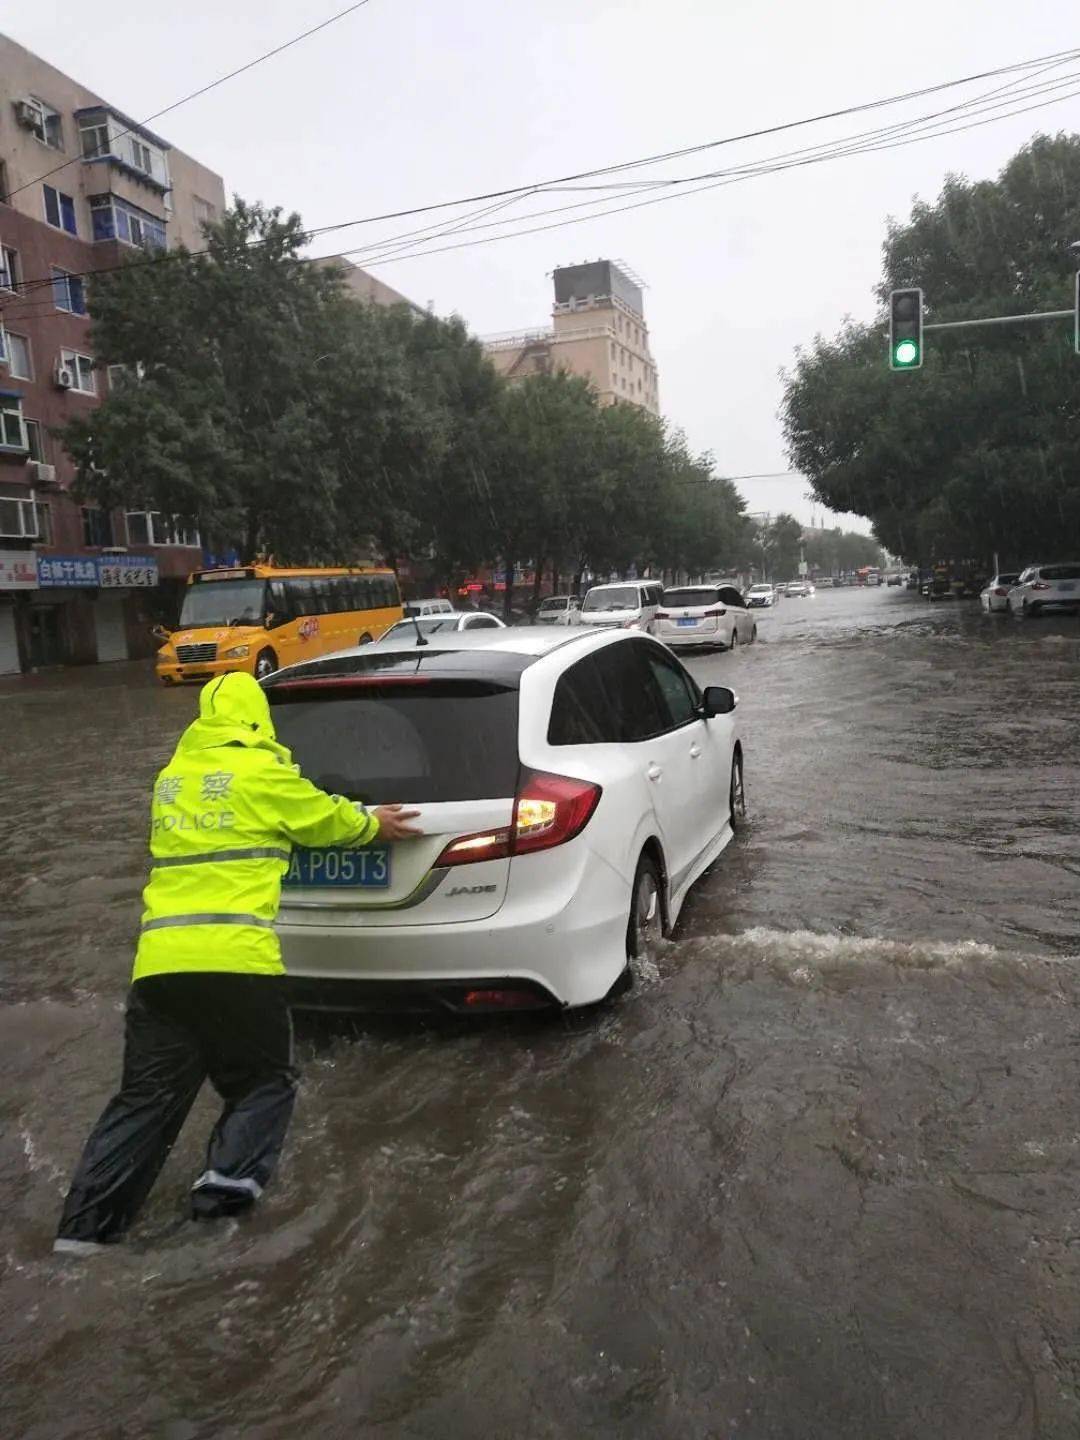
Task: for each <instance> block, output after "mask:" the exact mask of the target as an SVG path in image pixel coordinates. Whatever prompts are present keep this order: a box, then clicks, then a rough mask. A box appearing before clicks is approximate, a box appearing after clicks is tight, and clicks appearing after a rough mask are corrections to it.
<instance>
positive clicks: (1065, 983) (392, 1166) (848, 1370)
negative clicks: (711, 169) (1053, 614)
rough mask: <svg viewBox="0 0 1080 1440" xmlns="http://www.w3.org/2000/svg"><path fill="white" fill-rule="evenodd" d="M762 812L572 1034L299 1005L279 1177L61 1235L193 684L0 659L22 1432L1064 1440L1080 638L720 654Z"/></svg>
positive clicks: (882, 638) (951, 634)
mask: <svg viewBox="0 0 1080 1440" xmlns="http://www.w3.org/2000/svg"><path fill="white" fill-rule="evenodd" d="M691 664H692V668H693V669H694V670H695V672H696V673H697V674H698V676H699V678H700V679H702V680H703V681H704V680H711V681H716V682H718V683H727V684H731V685H732V686H733V687H734V688H735V689H736V690H737V691H738V693H739V695H740V697H741V713H742V715H743V717H744V722H745V725H746V728H747V786H748V792H749V803H750V812H751V819H750V823H749V825H748V827H747V829H746V831H745V833H744V834H742V835H741V836H740V837H739V839H738V840H737V842H736V843H735V845H734V846H732V847H731V848H730V849H729V850H728V851H727V852H726V854H725V855H724V857H723V859H722V861H721V862H720V864H719V865H718V866H717V867H716V869H715V871H714V872H713V873H712V874H711V875H710V876H709V877H707V878H706V879H705V880H704V881H703V882H702V884H701V885H700V886H699V887H698V889H697V891H696V893H695V894H694V895H693V896H692V897H691V900H690V902H689V903H688V905H687V907H686V910H685V912H684V919H683V922H682V924H681V926H680V929H679V931H678V933H677V935H676V937H675V939H674V941H673V942H671V943H670V944H668V945H667V946H666V947H665V949H664V951H663V954H662V955H661V957H660V962H659V965H658V966H657V967H656V969H655V972H650V973H648V974H644V975H642V976H640V977H639V983H638V984H637V986H636V987H635V988H634V990H633V991H632V992H631V993H630V994H628V995H627V996H626V997H625V998H624V999H622V1000H621V1001H619V1002H618V1003H616V1004H614V1005H612V1006H610V1007H609V1008H607V1009H605V1010H603V1011H601V1012H599V1013H597V1014H594V1015H589V1016H575V1017H572V1018H570V1019H558V1020H556V1021H554V1022H535V1021H532V1022H526V1023H523V1024H522V1023H515V1024H509V1023H499V1024H498V1025H495V1026H485V1027H482V1028H476V1027H469V1026H453V1027H450V1028H435V1029H431V1028H422V1027H420V1026H419V1025H417V1024H414V1023H411V1022H408V1023H406V1022H398V1023H393V1022H384V1023H380V1024H378V1025H368V1026H365V1027H364V1028H358V1029H357V1030H356V1031H355V1032H354V1033H336V1034H335V1033H326V1032H325V1031H323V1030H321V1029H315V1028H309V1031H308V1032H307V1033H306V1035H305V1038H304V1042H303V1047H302V1049H303V1054H304V1060H305V1077H304V1083H303V1087H302V1090H301V1095H300V1100H299V1104H298V1107H297V1112H296V1119H295V1122H294V1127H293V1130H292V1132H291V1136H290V1142H289V1145H288V1149H287V1152H286V1156H285V1159H284V1162H283V1165H282V1169H281V1171H280V1176H279V1179H278V1180H276V1181H275V1183H274V1186H273V1188H272V1189H271V1190H270V1191H269V1192H268V1194H267V1196H266V1199H265V1202H264V1204H263V1206H262V1208H261V1210H260V1211H259V1213H258V1214H257V1215H255V1216H254V1217H252V1218H251V1219H249V1220H247V1221H245V1222H243V1223H239V1224H237V1223H236V1222H232V1223H231V1224H230V1225H229V1226H227V1227H225V1228H223V1229H209V1230H205V1231H203V1230H200V1231H198V1232H194V1233H193V1231H192V1227H190V1226H189V1225H188V1224H186V1223H185V1222H184V1219H183V1217H184V1214H185V1210H184V1200H185V1191H186V1187H187V1185H188V1184H189V1183H190V1179H191V1177H192V1176H193V1175H194V1174H195V1173H197V1171H198V1169H199V1168H200V1162H201V1158H202V1154H201V1152H202V1144H203V1140H204V1137H205V1134H206V1131H207V1129H208V1128H209V1124H210V1123H211V1117H212V1115H213V1114H214V1107H213V1105H212V1104H211V1102H210V1100H209V1099H207V1098H204V1099H203V1100H202V1101H200V1104H199V1107H198V1108H197V1111H196V1113H195V1114H194V1115H193V1117H192V1121H191V1122H190V1123H189V1125H188V1127H187V1129H186V1130H185V1133H184V1135H183V1137H182V1138H181V1141H180V1143H179V1144H178V1145H177V1147H176V1149H175V1150H174V1152H173V1154H172V1156H171V1158H170V1161H169V1163H168V1165H167V1166H166V1169H165V1172H164V1174H163V1176H162V1179H161V1181H160V1182H159V1184H158V1186H157V1188H156V1190H155V1191H154V1194H153V1196H152V1197H151V1200H150V1203H149V1205H148V1207H147V1209H146V1211H145V1212H144V1215H143V1217H142V1219H141V1220H140V1223H139V1224H138V1225H137V1227H136V1229H135V1230H134V1232H133V1233H132V1236H131V1239H130V1241H129V1242H128V1243H127V1244H125V1245H124V1246H122V1247H118V1249H117V1250H116V1251H115V1253H110V1254H109V1255H107V1256H105V1257H101V1258H98V1259H95V1260H94V1261H93V1262H92V1263H89V1264H86V1265H84V1266H79V1265H73V1264H71V1263H60V1262H58V1261H56V1260H54V1259H53V1257H52V1256H51V1255H50V1254H49V1246H50V1244H51V1239H52V1233H53V1228H54V1226H55V1221H56V1217H57V1213H58V1210H59V1206H60V1202H61V1198H62V1195H63V1192H64V1190H65V1188H66V1183H67V1179H68V1176H69V1173H70V1170H71V1167H72V1165H73V1163H74V1160H75V1158H76V1155H77V1153H78V1150H79V1148H80V1146H81V1143H82V1141H83V1139H84V1138H85V1134H86V1131H87V1128H88V1126H89V1125H90V1123H91V1122H92V1120H93V1119H94V1118H95V1117H96V1115H97V1113H98V1111H99V1109H100V1107H101V1105H102V1103H103V1102H104V1100H105V1099H106V1097H107V1095H108V1094H109V1093H110V1092H111V1088H112V1086H113V1084H114V1082H115V1080H116V1077H117V1072H118V1063H119V1055H120V1036H121V1007H122V1003H123V996H124V989H125V982H126V978H127V973H128V969H129V964H130V955H131V949H132V943H133V937H134V932H135V926H136V923H137V917H138V896H139V891H140V888H141V884H142V880H143V875H144V843H145V842H144V833H145V824H146V813H147V805H148V792H149V784H150V781H151V778H152V775H153V772H154V770H155V769H156V767H157V766H158V765H159V764H160V763H161V761H162V758H163V756H164V755H165V754H166V753H167V751H168V750H169V749H170V748H171V746H172V744H173V742H174V739H175V736H176V734H177V732H178V731H179V729H180V727H181V726H182V725H183V724H184V723H185V722H186V720H187V719H188V718H189V717H190V715H191V713H192V710H193V705H194V695H193V694H192V693H190V692H179V693H170V692H165V691H162V690H159V689H157V688H155V687H154V685H153V683H152V681H151V677H150V675H149V673H148V672H147V671H146V670H145V668H142V667H137V666H122V667H114V668H112V669H102V670H101V671H98V672H90V671H82V672H70V673H67V674H63V675H58V676H53V677H39V678H31V679H27V680H21V681H19V680H17V681H11V682H4V683H3V684H2V685H0V725H2V732H0V733H2V734H3V737H4V745H3V750H2V754H0V777H2V790H0V793H2V796H3V826H2V836H0V893H2V895H3V897H4V908H3V913H2V916H0V939H2V942H3V946H2V951H0V955H2V960H0V966H2V970H0V982H2V991H0V996H2V999H3V1001H4V1004H3V1006H2V1008H0V1108H2V1135H0V1207H2V1214H3V1244H2V1246H0V1267H2V1268H0V1396H2V1409H3V1414H4V1420H3V1434H4V1435H5V1436H12V1437H20V1440H22V1437H33V1440H66V1437H76V1436H79V1437H83V1436H86V1435H102V1436H105V1435H108V1436H117V1437H125V1440H127V1437H141V1436H152V1437H161V1440H278V1437H281V1440H284V1437H294V1436H295V1435H297V1434H303V1433H305V1432H306V1433H308V1434H310V1435H312V1436H318V1437H320V1440H323V1437H332V1440H336V1437H339V1436H340V1437H352V1436H358V1435H363V1436H388V1437H390V1436H392V1437H405V1440H413V1437H416V1440H457V1437H474V1436H477V1437H479V1436H482V1437H500V1440H501V1437H508V1440H509V1437H515V1440H517V1437H579V1436H586V1435H589V1436H604V1437H609V1436H610V1437H619V1440H627V1437H642V1440H644V1437H650V1440H651V1437H668V1436H671V1437H680V1440H683V1437H693V1440H696V1437H710V1440H712V1437H717V1440H719V1437H724V1440H727V1437H739V1436H746V1437H750V1440H765V1437H776V1440H818V1437H820V1440H901V1437H902V1440H908V1437H911V1440H916V1437H918V1440H930V1437H949V1440H969V1437H970V1440H999V1437H1000V1440H1006V1437H1008V1440H1016V1437H1039V1440H1056V1437H1062V1440H1065V1437H1069V1440H1075V1437H1076V1436H1077V1435H1078V1434H1080V1388H1078V1385H1080V1098H1078V1096H1080V1039H1078V1029H1080V1027H1078V1019H1080V1009H1078V1004H1080V977H1078V964H1080V767H1078V764H1077V762H1078V760H1080V724H1078V705H1080V621H1078V620H1077V619H1076V618H1068V617H1066V618H1062V619H1060V620H1040V621H1036V622H1031V623H1028V624H1026V625H1025V624H1020V623H1017V622H1014V621H1012V620H1011V619H1010V618H1008V617H992V618H990V617H983V616H980V615H979V613H978V611H977V610H974V609H972V608H970V607H968V606H966V605H948V604H941V605H934V606H931V605H929V604H928V603H927V602H925V601H921V600H919V599H917V598H916V597H913V596H911V595H908V594H906V593H901V592H898V591H896V590H876V591H868V592H867V591H863V592H859V591H851V590H843V591H836V592H828V591H824V592H819V594H818V595H817V597H816V598H814V599H812V600H805V601H802V600H787V601H783V602H782V603H781V604H780V606H779V607H778V608H777V610H776V611H775V612H774V613H766V614H764V615H762V616H761V617H760V642H759V643H758V644H757V645H755V646H752V647H747V648H744V649H743V650H741V651H740V652H738V653H737V654H735V655H720V656H716V657H707V658H697V659H695V660H693V661H692V662H691Z"/></svg>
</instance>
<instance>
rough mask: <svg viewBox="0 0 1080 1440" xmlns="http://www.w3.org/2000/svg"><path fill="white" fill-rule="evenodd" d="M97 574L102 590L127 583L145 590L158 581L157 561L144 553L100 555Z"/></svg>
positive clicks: (117, 587)
mask: <svg viewBox="0 0 1080 1440" xmlns="http://www.w3.org/2000/svg"><path fill="white" fill-rule="evenodd" d="M98 576H99V579H98V584H99V585H100V586H101V588H102V590H117V589H119V588H120V587H121V586H128V585H130V586H134V587H136V588H137V589H140V590H147V589H149V588H150V587H151V586H154V585H156V584H157V583H158V567H157V561H156V560H152V559H150V558H149V557H147V556H146V555H101V556H99V557H98Z"/></svg>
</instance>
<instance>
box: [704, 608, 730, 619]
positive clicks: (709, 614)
mask: <svg viewBox="0 0 1080 1440" xmlns="http://www.w3.org/2000/svg"><path fill="white" fill-rule="evenodd" d="M726 614H727V611H726V610H706V611H705V619H706V620H714V619H715V618H716V616H717V615H726Z"/></svg>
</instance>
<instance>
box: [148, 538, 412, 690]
mask: <svg viewBox="0 0 1080 1440" xmlns="http://www.w3.org/2000/svg"><path fill="white" fill-rule="evenodd" d="M401 616H402V609H401V595H400V593H399V591H398V584H397V578H396V576H395V575H394V572H393V571H392V570H374V569H341V570H316V569H280V568H278V567H277V566H275V565H237V566H233V567H230V568H228V569H217V570H196V571H195V572H194V574H192V575H190V576H189V577H188V588H187V592H186V594H185V595H184V605H183V609H182V610H181V612H180V625H179V628H178V629H176V630H174V631H173V632H172V633H171V634H169V633H168V632H165V631H161V632H158V633H159V637H160V638H161V639H163V640H165V644H164V645H163V646H162V647H161V649H160V650H159V651H158V655H157V673H158V678H159V679H160V680H162V681H164V682H165V684H167V685H176V684H181V683H182V682H184V681H186V680H209V679H210V677H211V676H213V675H223V674H224V673H225V672H226V671H227V670H246V671H247V673H248V674H249V675H254V676H255V677H256V679H258V680H261V679H263V678H264V677H265V676H267V675H272V674H273V672H274V671H275V670H278V669H280V668H281V667H282V666H283V665H295V664H296V663H297V661H300V660H311V659H314V658H315V657H316V656H319V655H326V654H328V653H329V652H330V651H331V650H345V649H347V648H349V647H350V646H353V645H366V644H368V643H369V642H370V641H372V640H375V639H377V638H378V637H379V636H380V635H381V634H382V633H383V631H384V630H386V629H387V628H388V627H389V626H391V625H393V623H394V622H395V621H396V620H400V619H401Z"/></svg>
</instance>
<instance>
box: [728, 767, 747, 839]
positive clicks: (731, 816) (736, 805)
mask: <svg viewBox="0 0 1080 1440" xmlns="http://www.w3.org/2000/svg"><path fill="white" fill-rule="evenodd" d="M728 820H729V821H730V822H731V828H732V830H733V831H734V832H735V834H736V835H737V834H738V833H739V831H740V830H741V829H742V828H743V826H744V825H745V823H746V783H745V781H744V779H743V758H742V751H741V750H736V751H735V754H734V755H733V756H732V757H731V781H730V783H729V785H728Z"/></svg>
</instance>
